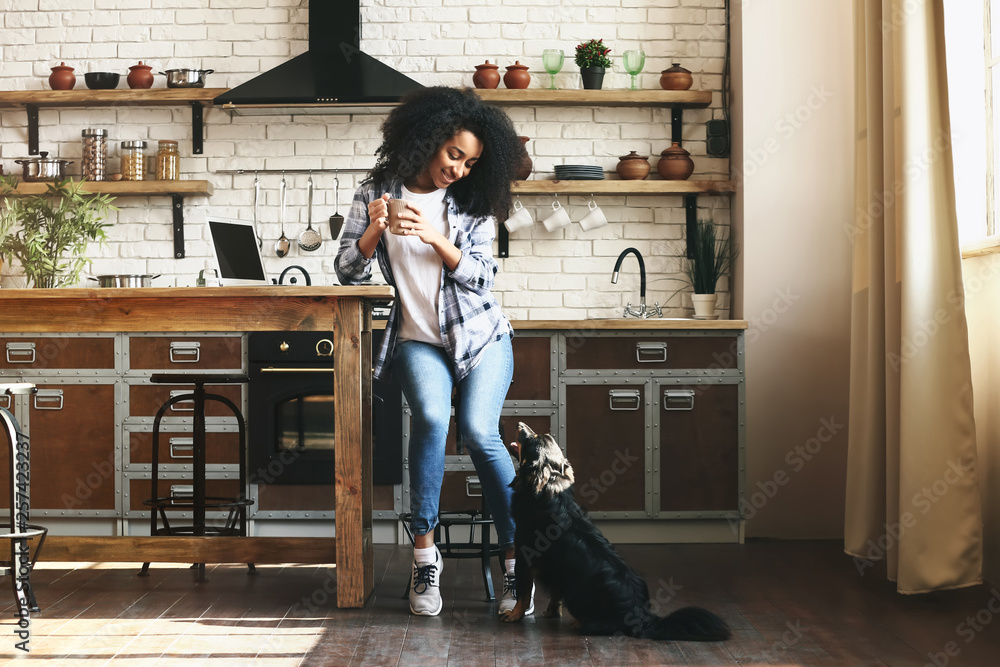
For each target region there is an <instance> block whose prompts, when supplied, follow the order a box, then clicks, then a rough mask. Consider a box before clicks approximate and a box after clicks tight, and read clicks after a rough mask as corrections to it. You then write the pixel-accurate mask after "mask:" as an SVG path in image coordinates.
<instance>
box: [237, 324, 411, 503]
mask: <svg viewBox="0 0 1000 667" xmlns="http://www.w3.org/2000/svg"><path fill="white" fill-rule="evenodd" d="M379 333H381V332H379ZM333 339H334V337H333V334H332V332H318V331H290V332H288V331H285V332H277V331H260V332H253V333H251V334H249V340H248V353H249V359H248V361H249V367H250V380H249V384H248V407H249V414H248V415H247V433H248V441H249V445H248V449H249V450H250V452H249V455H250V481H251V482H257V483H266V484H331V483H333V481H334V480H335V471H334V460H335V459H334V438H335V435H336V428H337V424H336V422H335V419H334V413H335V411H334V404H335V401H336V400H337V396H336V395H335V393H334V383H333V377H334V376H333V342H332V341H333ZM372 435H373V443H372V482H373V484H399V483H400V482H401V481H402V475H403V472H402V462H403V444H402V440H403V434H402V393H401V392H400V390H399V387H398V385H394V384H390V383H386V382H382V381H380V380H377V379H373V380H372Z"/></svg>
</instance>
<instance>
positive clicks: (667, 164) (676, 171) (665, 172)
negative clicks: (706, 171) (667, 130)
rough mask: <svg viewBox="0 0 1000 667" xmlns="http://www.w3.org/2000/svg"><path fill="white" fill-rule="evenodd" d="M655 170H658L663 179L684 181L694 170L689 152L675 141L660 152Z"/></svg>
mask: <svg viewBox="0 0 1000 667" xmlns="http://www.w3.org/2000/svg"><path fill="white" fill-rule="evenodd" d="M656 171H658V172H660V176H662V177H663V178H664V179H665V180H668V181H684V180H687V178H688V177H690V176H691V173H692V172H694V160H692V159H691V154H690V153H688V152H687V151H686V150H684V148H683V147H682V146H681V145H680V144H679V143H677V142H676V141H675V142H674V143H672V144H671V145H670V148H665V149H663V151H661V152H660V159H659V161H657V163H656Z"/></svg>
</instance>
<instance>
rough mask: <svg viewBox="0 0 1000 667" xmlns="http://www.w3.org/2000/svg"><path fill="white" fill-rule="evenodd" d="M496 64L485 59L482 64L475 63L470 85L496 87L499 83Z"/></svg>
mask: <svg viewBox="0 0 1000 667" xmlns="http://www.w3.org/2000/svg"><path fill="white" fill-rule="evenodd" d="M497 69H498V68H497V66H496V65H492V64H490V61H489V60H487V61H486V62H485V63H483V64H482V65H476V73H475V74H473V75H472V85H474V86H475V87H476V88H496V87H497V86H499V85H500V72H498V71H497Z"/></svg>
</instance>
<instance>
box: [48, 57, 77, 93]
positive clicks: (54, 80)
mask: <svg viewBox="0 0 1000 667" xmlns="http://www.w3.org/2000/svg"><path fill="white" fill-rule="evenodd" d="M75 85H76V75H74V74H73V68H72V67H68V66H67V65H66V63H59V64H58V65H56V66H55V67H53V68H52V74H49V86H51V88H52V90H73V86H75Z"/></svg>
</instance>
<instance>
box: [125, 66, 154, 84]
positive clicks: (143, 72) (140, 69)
mask: <svg viewBox="0 0 1000 667" xmlns="http://www.w3.org/2000/svg"><path fill="white" fill-rule="evenodd" d="M152 69H153V68H152V67H150V66H149V65H143V64H142V61H141V60H140V61H139V64H138V65H132V66H131V67H129V68H128V77H127V78H126V79H125V80H126V81H127V82H128V87H129V88H152V87H153V72H152Z"/></svg>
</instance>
